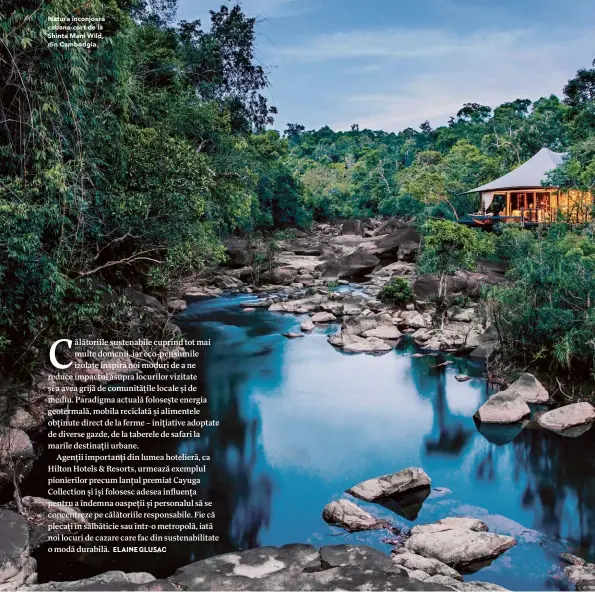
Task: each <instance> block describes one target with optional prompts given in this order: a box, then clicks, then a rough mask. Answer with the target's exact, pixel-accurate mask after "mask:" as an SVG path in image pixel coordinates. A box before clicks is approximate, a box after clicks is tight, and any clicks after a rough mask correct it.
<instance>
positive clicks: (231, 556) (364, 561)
mask: <svg viewBox="0 0 595 592" xmlns="http://www.w3.org/2000/svg"><path fill="white" fill-rule="evenodd" d="M168 579H169V581H171V582H173V583H174V584H175V585H177V586H179V587H180V588H181V589H183V590H197V591H200V590H370V591H374V590H444V586H441V585H439V584H431V583H430V584H427V585H426V584H422V583H421V582H419V581H418V580H415V579H411V578H409V577H407V574H406V572H405V570H403V569H401V568H399V566H397V565H395V564H394V563H393V562H392V561H391V559H390V558H389V557H388V556H387V555H385V554H384V553H381V552H380V551H377V550H376V549H373V548H371V547H366V546H363V545H361V546H355V545H336V546H328V547H321V548H320V549H318V550H317V549H316V548H315V547H314V546H312V545H285V546H283V547H257V548H255V549H249V550H247V551H241V552H236V553H226V554H225V555H219V556H216V557H211V558H209V559H203V560H202V561H198V562H196V563H192V564H191V565H187V566H185V567H182V568H180V569H178V570H177V571H176V573H175V574H174V575H173V576H172V577H170V578H168Z"/></svg>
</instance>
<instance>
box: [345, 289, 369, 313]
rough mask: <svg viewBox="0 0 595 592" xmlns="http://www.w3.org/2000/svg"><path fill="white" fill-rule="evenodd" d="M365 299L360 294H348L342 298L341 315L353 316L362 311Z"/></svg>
mask: <svg viewBox="0 0 595 592" xmlns="http://www.w3.org/2000/svg"><path fill="white" fill-rule="evenodd" d="M365 304H366V299H365V298H364V296H361V295H360V294H349V295H348V296H346V297H345V298H344V299H343V315H344V316H355V315H359V314H361V313H362V311H363V310H364V306H365Z"/></svg>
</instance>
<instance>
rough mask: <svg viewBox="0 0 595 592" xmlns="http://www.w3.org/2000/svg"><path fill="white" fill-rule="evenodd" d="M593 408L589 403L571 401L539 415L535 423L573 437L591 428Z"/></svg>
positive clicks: (593, 416)
mask: <svg viewBox="0 0 595 592" xmlns="http://www.w3.org/2000/svg"><path fill="white" fill-rule="evenodd" d="M593 421H595V409H594V408H593V405H591V404H590V403H586V402H584V403H572V404H571V405H565V406H564V407H558V409H553V410H552V411H548V412H547V413H544V414H543V415H540V416H539V418H538V419H537V423H538V424H539V425H540V426H541V427H542V428H545V429H546V430H550V431H551V432H555V433H556V434H560V435H561V436H567V437H570V438H575V437H577V436H581V435H582V434H584V433H585V432H586V431H588V430H589V429H591V426H592V425H593Z"/></svg>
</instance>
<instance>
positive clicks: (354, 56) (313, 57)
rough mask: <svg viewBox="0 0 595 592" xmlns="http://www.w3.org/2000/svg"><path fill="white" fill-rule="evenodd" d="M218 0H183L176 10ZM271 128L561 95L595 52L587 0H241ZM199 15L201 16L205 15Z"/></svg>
mask: <svg viewBox="0 0 595 592" xmlns="http://www.w3.org/2000/svg"><path fill="white" fill-rule="evenodd" d="M222 3H224V2H221V1H219V2H218V1H217V0H179V11H178V18H180V19H185V20H194V19H197V18H200V19H205V18H206V20H207V22H208V11H209V10H210V9H216V8H218V7H219V5H220V4H222ZM240 4H241V5H242V7H243V10H244V12H245V13H246V14H248V15H249V16H254V17H258V20H259V22H258V26H257V45H258V47H257V59H258V61H259V62H260V63H261V65H263V66H264V67H265V69H266V71H267V73H268V76H269V81H270V88H269V89H267V90H266V91H265V94H266V96H267V98H268V99H269V101H270V103H271V104H273V105H275V106H276V107H277V108H278V109H279V115H278V116H277V117H276V121H275V127H276V128H277V129H285V126H286V124H287V123H300V124H302V125H304V126H305V127H306V129H317V128H320V127H322V126H325V125H328V126H329V127H331V128H332V129H334V130H345V129H349V127H350V126H351V124H353V123H357V124H358V125H359V127H360V129H364V128H370V129H374V130H379V129H382V130H385V131H394V132H397V131H400V130H402V129H404V128H406V127H413V128H418V127H419V125H420V124H421V123H422V122H424V121H426V120H428V121H430V123H431V124H432V125H433V126H437V125H441V124H444V123H446V122H447V121H448V119H449V117H450V116H451V115H456V113H457V111H458V110H459V109H460V108H461V107H462V106H463V104H464V103H469V102H475V103H481V104H483V105H490V106H491V107H495V106H497V105H499V104H501V103H503V102H506V101H511V100H514V99H516V98H529V99H531V100H536V99H538V98H539V97H542V96H549V95H550V94H557V95H558V96H561V94H562V89H563V87H564V85H565V83H566V82H567V81H568V79H569V78H571V77H572V76H573V75H574V74H575V72H576V70H578V69H579V68H584V67H590V66H591V62H592V61H593V59H594V58H595V0H243V2H240ZM203 22H205V20H203Z"/></svg>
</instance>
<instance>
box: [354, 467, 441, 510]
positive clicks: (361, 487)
mask: <svg viewBox="0 0 595 592" xmlns="http://www.w3.org/2000/svg"><path fill="white" fill-rule="evenodd" d="M430 484H431V481H430V478H429V477H428V476H427V475H426V473H425V472H424V471H423V469H419V468H417V467H409V468H407V469H403V470H402V471H398V472H397V473H391V474H390V475H383V476H382V477H375V478H374V479H368V480H367V481H363V482H362V483H358V484H357V485H354V486H353V487H351V488H350V489H348V490H347V493H350V494H351V495H353V496H354V497H357V498H359V499H362V500H364V501H367V502H376V501H378V500H380V499H382V498H385V497H391V496H394V495H399V494H404V493H407V492H408V491H411V490H414V489H419V488H425V487H430Z"/></svg>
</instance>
